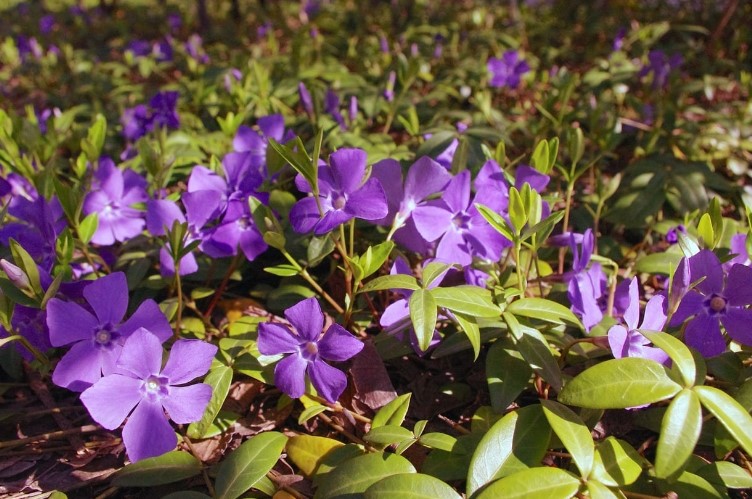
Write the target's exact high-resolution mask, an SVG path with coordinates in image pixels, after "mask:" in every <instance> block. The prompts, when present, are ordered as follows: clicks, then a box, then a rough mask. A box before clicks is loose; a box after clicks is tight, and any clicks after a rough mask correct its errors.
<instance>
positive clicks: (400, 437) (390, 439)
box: [363, 425, 415, 445]
mask: <svg viewBox="0 0 752 499" xmlns="http://www.w3.org/2000/svg"><path fill="white" fill-rule="evenodd" d="M411 438H415V435H413V432H411V431H410V430H408V429H407V428H403V427H401V426H396V425H385V426H379V427H377V428H372V429H371V431H369V432H368V433H366V434H365V435H363V440H365V441H366V442H373V443H376V444H381V445H391V444H397V443H400V442H402V441H404V440H409V439H411Z"/></svg>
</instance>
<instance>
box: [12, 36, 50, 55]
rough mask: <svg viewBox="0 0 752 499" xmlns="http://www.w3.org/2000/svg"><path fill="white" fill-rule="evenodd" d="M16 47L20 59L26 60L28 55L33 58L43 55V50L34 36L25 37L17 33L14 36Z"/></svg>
mask: <svg viewBox="0 0 752 499" xmlns="http://www.w3.org/2000/svg"><path fill="white" fill-rule="evenodd" d="M16 47H17V48H18V55H19V56H20V57H21V60H22V61H26V60H27V59H28V58H29V57H30V56H33V57H34V58H35V59H39V58H41V57H42V55H44V50H43V49H42V46H41V45H39V42H38V41H37V39H36V38H34V37H33V36H32V37H26V36H24V35H18V36H17V37H16Z"/></svg>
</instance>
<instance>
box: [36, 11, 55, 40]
mask: <svg viewBox="0 0 752 499" xmlns="http://www.w3.org/2000/svg"><path fill="white" fill-rule="evenodd" d="M54 27H55V16H53V15H52V14H47V15H46V16H42V17H41V18H40V19H39V31H41V32H42V34H43V35H49V34H50V32H52V30H53V28H54Z"/></svg>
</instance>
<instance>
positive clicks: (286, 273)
mask: <svg viewBox="0 0 752 499" xmlns="http://www.w3.org/2000/svg"><path fill="white" fill-rule="evenodd" d="M264 271H265V272H269V273H270V274H273V275H278V276H281V277H292V276H295V275H298V268H297V267H295V266H294V265H290V264H289V263H282V264H280V265H275V266H274V267H265V268H264Z"/></svg>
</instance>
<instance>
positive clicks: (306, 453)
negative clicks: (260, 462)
mask: <svg viewBox="0 0 752 499" xmlns="http://www.w3.org/2000/svg"><path fill="white" fill-rule="evenodd" d="M343 446H344V444H343V443H342V442H339V441H337V440H334V439H333V438H326V437H317V436H314V435H306V434H301V435H295V436H294V437H290V439H289V440H288V441H287V446H286V447H285V450H286V451H287V457H289V458H290V460H291V461H292V462H293V463H295V466H297V467H298V469H300V471H301V472H302V473H303V474H304V475H306V476H309V477H310V476H313V475H315V474H316V471H317V470H318V468H319V465H320V464H321V462H322V461H323V460H324V459H325V458H326V456H327V455H328V454H329V453H330V452H332V451H333V450H334V449H338V448H340V447H343Z"/></svg>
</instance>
